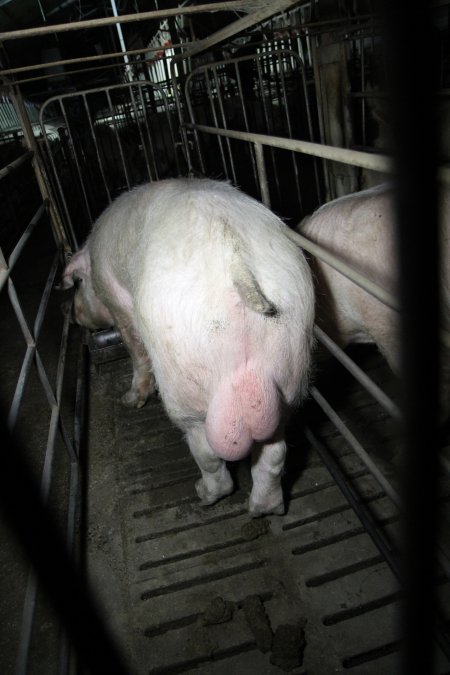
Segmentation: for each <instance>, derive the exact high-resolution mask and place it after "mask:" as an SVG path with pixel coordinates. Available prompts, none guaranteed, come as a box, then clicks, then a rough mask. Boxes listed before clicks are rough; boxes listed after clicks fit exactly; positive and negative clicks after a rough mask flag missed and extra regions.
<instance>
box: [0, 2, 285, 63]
mask: <svg viewBox="0 0 450 675" xmlns="http://www.w3.org/2000/svg"><path fill="white" fill-rule="evenodd" d="M297 2H298V0H272V2H269V3H264V4H265V6H263V8H262V9H258V10H255V11H253V12H251V13H250V14H248V15H247V16H245V17H243V18H242V19H238V20H237V21H234V22H233V23H231V24H230V25H229V26H225V28H222V29H220V30H218V31H217V32H216V33H213V34H212V35H210V36H209V37H207V38H205V39H204V40H200V41H199V42H198V43H197V44H196V45H194V46H193V47H191V48H188V49H187V50H186V52H185V54H186V56H187V57H188V58H190V57H191V56H194V54H199V53H200V52H202V51H204V50H205V49H209V48H210V47H213V46H214V45H216V44H218V43H219V42H222V41H223V40H226V39H227V38H229V37H231V36H232V35H236V34H237V33H241V32H242V31H243V30H245V29H246V28H251V26H254V25H255V24H257V23H260V22H261V21H264V19H268V18H269V17H270V16H273V15H274V14H277V13H278V12H284V11H286V10H287V9H289V7H292V6H293V5H295V4H296V3H297ZM254 6H255V5H253V7H254ZM0 39H1V35H0Z"/></svg>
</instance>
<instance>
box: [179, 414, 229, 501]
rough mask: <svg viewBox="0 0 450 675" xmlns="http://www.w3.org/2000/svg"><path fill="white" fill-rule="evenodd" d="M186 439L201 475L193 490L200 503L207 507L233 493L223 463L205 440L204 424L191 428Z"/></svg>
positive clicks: (227, 472)
mask: <svg viewBox="0 0 450 675" xmlns="http://www.w3.org/2000/svg"><path fill="white" fill-rule="evenodd" d="M186 437H187V442H188V444H189V449H190V451H191V453H192V456H193V457H194V459H195V461H196V462H197V465H198V468H199V469H200V471H201V473H202V477H201V478H200V479H199V480H198V481H197V482H196V484H195V489H196V491H197V494H198V496H199V497H200V500H201V503H202V504H203V505H204V506H209V505H210V504H214V502H217V501H218V500H219V499H221V498H222V497H226V496H227V495H229V494H230V493H231V492H233V481H232V479H231V476H230V472H229V471H228V469H227V466H226V463H225V461H224V460H223V459H220V458H219V457H217V455H216V454H215V453H214V451H213V450H212V448H211V446H210V445H209V443H208V441H207V440H206V434H205V425H204V424H197V425H195V426H194V427H191V429H189V431H188V432H187V434H186Z"/></svg>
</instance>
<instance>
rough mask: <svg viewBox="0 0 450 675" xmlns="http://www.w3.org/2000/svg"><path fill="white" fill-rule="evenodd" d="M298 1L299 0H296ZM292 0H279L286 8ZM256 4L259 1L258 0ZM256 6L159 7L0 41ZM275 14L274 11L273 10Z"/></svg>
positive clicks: (244, 1) (236, 1)
mask: <svg viewBox="0 0 450 675" xmlns="http://www.w3.org/2000/svg"><path fill="white" fill-rule="evenodd" d="M295 1H297V0H295ZM293 2H294V0H290V2H289V3H288V2H278V3H275V2H274V3H273V4H274V5H276V4H279V5H281V6H282V7H281V8H280V11H281V9H282V8H283V6H284V8H285V6H286V5H288V4H293ZM256 6H258V2H257V0H256ZM254 7H255V0H253V1H252V0H231V1H230V2H212V3H211V4H209V5H187V6H184V7H175V8H170V9H159V10H154V11H151V12H139V13H138V14H123V15H122V16H118V17H115V16H110V17H104V18H101V19H88V20H86V21H73V22H70V23H59V24H52V25H48V26H38V27H36V28H23V29H21V30H12V31H6V32H3V33H0V41H1V42H6V41H8V40H19V39H22V38H30V37H37V36H42V35H53V34H58V33H67V32H68V31H72V30H86V29H87V28H100V27H102V26H114V25H115V24H118V23H133V22H139V21H148V20H151V19H165V18H167V17H169V16H187V15H189V14H201V13H209V12H221V11H222V12H230V11H231V12H232V11H239V10H241V11H250V10H251V9H254ZM271 14H273V11H271Z"/></svg>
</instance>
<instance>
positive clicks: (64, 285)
mask: <svg viewBox="0 0 450 675" xmlns="http://www.w3.org/2000/svg"><path fill="white" fill-rule="evenodd" d="M90 269H91V261H90V257H89V252H88V251H86V249H81V251H78V252H77V253H75V254H74V255H73V256H72V258H71V260H70V261H69V262H68V263H67V265H66V267H65V269H64V271H63V274H62V279H61V285H60V288H61V289H62V290H63V291H66V290H67V289H68V288H72V286H73V285H74V283H75V280H76V279H80V278H82V277H84V276H87V275H88V274H89V272H90Z"/></svg>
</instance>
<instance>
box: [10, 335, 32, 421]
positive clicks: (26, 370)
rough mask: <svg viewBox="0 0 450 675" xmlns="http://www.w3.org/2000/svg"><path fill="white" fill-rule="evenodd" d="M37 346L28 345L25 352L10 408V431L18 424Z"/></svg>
mask: <svg viewBox="0 0 450 675" xmlns="http://www.w3.org/2000/svg"><path fill="white" fill-rule="evenodd" d="M34 351H35V346H34V345H28V346H27V350H26V352H25V357H24V359H23V361H22V367H21V369H20V373H19V377H18V378H17V384H16V389H15V391H14V396H13V400H12V403H11V406H10V408H9V413H8V418H7V422H6V425H7V427H8V429H9V430H10V431H12V430H13V429H14V427H15V425H16V421H17V415H18V414H19V408H20V404H21V402H22V397H23V392H24V389H25V385H26V383H27V381H28V376H29V374H30V370H31V366H32V364H33V356H34Z"/></svg>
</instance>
